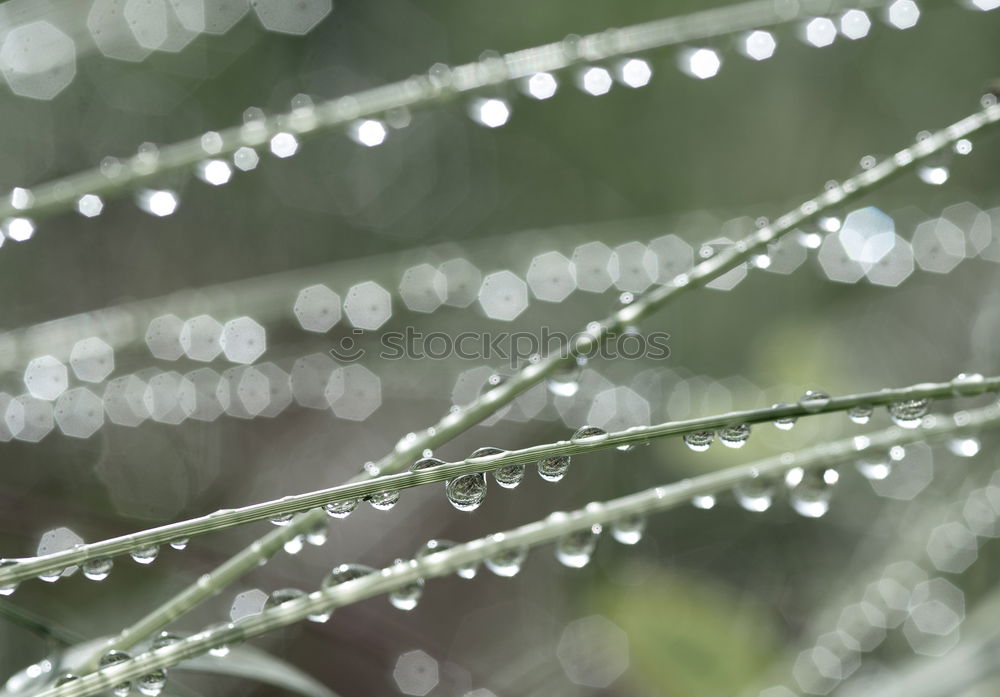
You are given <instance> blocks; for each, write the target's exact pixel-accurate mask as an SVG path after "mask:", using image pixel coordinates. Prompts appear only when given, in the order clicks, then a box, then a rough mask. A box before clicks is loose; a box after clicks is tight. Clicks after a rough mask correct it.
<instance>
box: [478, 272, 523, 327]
mask: <svg viewBox="0 0 1000 697" xmlns="http://www.w3.org/2000/svg"><path fill="white" fill-rule="evenodd" d="M479 305H480V307H482V308H483V312H484V313H485V314H486V316H487V317H489V318H490V319H496V320H501V321H506V322H509V321H511V320H513V319H516V318H517V316H518V315H520V314H521V313H522V312H524V311H525V310H526V309H528V286H527V284H526V283H525V282H524V281H522V280H521V279H520V278H518V277H517V275H516V274H514V272H513V271H496V272H494V273H491V274H489V275H488V276H487V277H486V278H484V279H483V285H482V287H481V288H480V289H479Z"/></svg>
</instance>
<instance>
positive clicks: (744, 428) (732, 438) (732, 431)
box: [719, 424, 750, 448]
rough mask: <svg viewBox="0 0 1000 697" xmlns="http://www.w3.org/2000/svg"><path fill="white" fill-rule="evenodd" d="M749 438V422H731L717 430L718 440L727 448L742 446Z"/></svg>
mask: <svg viewBox="0 0 1000 697" xmlns="http://www.w3.org/2000/svg"><path fill="white" fill-rule="evenodd" d="M749 438H750V424H733V425H731V426H726V427H725V428H723V429H721V430H720V431H719V442H720V443H722V444H723V445H725V446H726V447H727V448H742V447H743V446H744V445H746V444H747V440H748V439H749Z"/></svg>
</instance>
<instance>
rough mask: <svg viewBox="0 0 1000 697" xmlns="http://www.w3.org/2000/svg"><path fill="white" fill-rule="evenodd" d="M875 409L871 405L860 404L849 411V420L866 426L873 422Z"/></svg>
mask: <svg viewBox="0 0 1000 697" xmlns="http://www.w3.org/2000/svg"><path fill="white" fill-rule="evenodd" d="M874 411H875V409H874V407H872V406H871V405H869V404H860V405H858V406H856V407H851V408H850V409H848V410H847V418H849V419H850V420H851V421H853V422H854V423H856V424H858V425H864V424H866V423H868V422H869V421H871V418H872V413H873V412H874Z"/></svg>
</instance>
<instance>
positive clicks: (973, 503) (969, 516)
mask: <svg viewBox="0 0 1000 697" xmlns="http://www.w3.org/2000/svg"><path fill="white" fill-rule="evenodd" d="M2 408H3V403H2V402H0V409H2ZM962 518H963V519H964V520H965V523H966V525H968V526H969V529H970V530H971V531H972V532H974V533H975V534H976V535H978V536H980V537H998V536H1000V488H998V487H995V486H993V485H989V486H986V487H983V488H982V489H976V490H975V491H973V492H972V493H970V494H969V496H968V498H967V499H966V500H965V506H963V508H962Z"/></svg>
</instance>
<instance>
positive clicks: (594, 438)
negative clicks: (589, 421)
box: [570, 426, 608, 443]
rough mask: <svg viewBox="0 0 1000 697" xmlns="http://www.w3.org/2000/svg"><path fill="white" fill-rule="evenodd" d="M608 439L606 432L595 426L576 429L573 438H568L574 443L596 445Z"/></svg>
mask: <svg viewBox="0 0 1000 697" xmlns="http://www.w3.org/2000/svg"><path fill="white" fill-rule="evenodd" d="M607 437H608V432H607V431H605V430H604V429H603V428H599V427H597V426H583V427H582V428H578V429H577V430H576V433H574V434H573V437H572V438H570V440H572V441H573V442H574V443H597V442H599V441H602V440H604V439H606V438H607Z"/></svg>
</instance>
